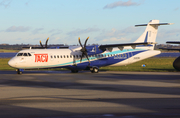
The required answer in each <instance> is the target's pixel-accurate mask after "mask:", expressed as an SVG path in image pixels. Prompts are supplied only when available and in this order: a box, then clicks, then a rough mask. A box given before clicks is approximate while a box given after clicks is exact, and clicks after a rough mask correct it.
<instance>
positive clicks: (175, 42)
mask: <svg viewBox="0 0 180 118" xmlns="http://www.w3.org/2000/svg"><path fill="white" fill-rule="evenodd" d="M166 43H172V44H180V41H167V42H166Z"/></svg>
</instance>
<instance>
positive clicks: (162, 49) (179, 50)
mask: <svg viewBox="0 0 180 118" xmlns="http://www.w3.org/2000/svg"><path fill="white" fill-rule="evenodd" d="M159 49H162V50H175V51H180V49H177V48H159Z"/></svg>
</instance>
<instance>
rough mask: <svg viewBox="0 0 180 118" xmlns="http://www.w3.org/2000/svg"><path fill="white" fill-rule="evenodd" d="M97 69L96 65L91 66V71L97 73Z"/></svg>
mask: <svg viewBox="0 0 180 118" xmlns="http://www.w3.org/2000/svg"><path fill="white" fill-rule="evenodd" d="M98 72H99V69H98V68H97V67H93V68H92V70H91V73H98Z"/></svg>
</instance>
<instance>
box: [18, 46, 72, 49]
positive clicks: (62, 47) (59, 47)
mask: <svg viewBox="0 0 180 118" xmlns="http://www.w3.org/2000/svg"><path fill="white" fill-rule="evenodd" d="M67 48H69V46H54V47H53V46H52V47H47V49H67ZM22 49H45V47H33V46H32V47H22Z"/></svg>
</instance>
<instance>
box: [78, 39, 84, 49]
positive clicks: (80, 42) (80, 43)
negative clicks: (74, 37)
mask: <svg viewBox="0 0 180 118" xmlns="http://www.w3.org/2000/svg"><path fill="white" fill-rule="evenodd" d="M78 41H79V44H80V45H81V47H82V48H83V46H82V44H81V40H80V37H79V38H78Z"/></svg>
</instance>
